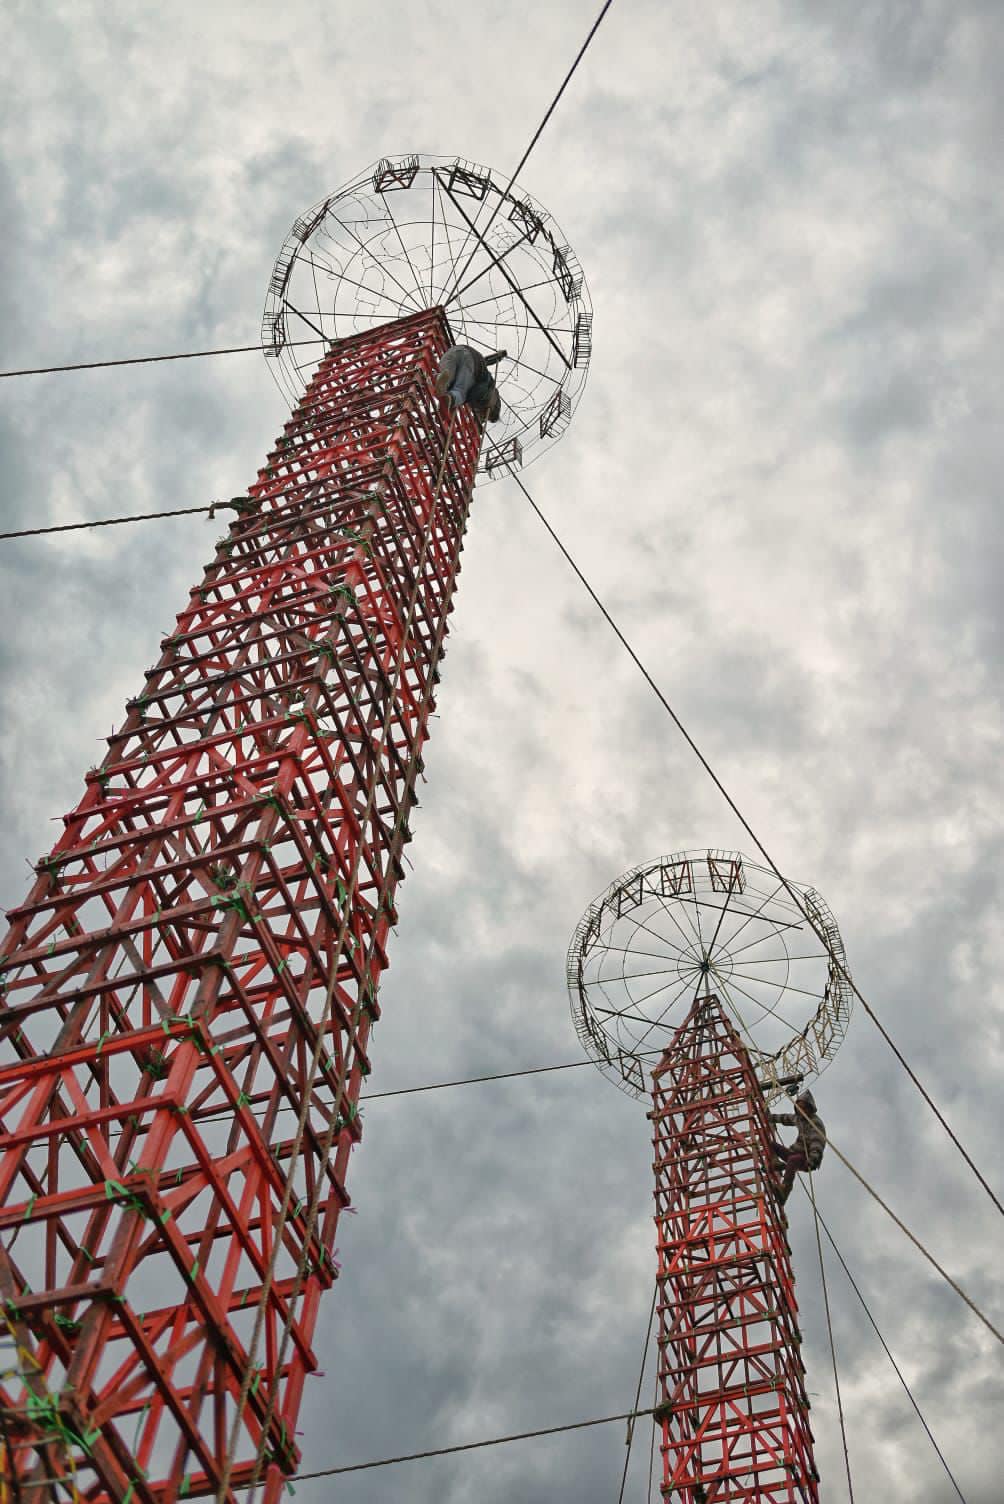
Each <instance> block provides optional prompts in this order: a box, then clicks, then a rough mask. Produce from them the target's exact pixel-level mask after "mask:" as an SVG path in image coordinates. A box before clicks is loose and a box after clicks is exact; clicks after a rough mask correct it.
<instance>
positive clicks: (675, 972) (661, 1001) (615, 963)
mask: <svg viewBox="0 0 1004 1504" xmlns="http://www.w3.org/2000/svg"><path fill="white" fill-rule="evenodd" d="M790 886H791V888H792V890H793V892H794V893H795V894H796V895H797V896H798V900H799V902H798V903H797V904H796V903H795V902H793V900H792V898H791V896H790V895H789V893H788V892H787V891H786V889H785V887H784V884H783V883H782V882H780V881H779V879H778V877H777V876H776V874H775V873H774V872H772V871H770V869H769V868H767V867H760V866H757V865H756V863H754V862H750V861H748V860H747V859H746V858H745V857H744V856H741V855H740V854H739V853H738V852H734V851H714V850H710V851H683V852H677V853H676V855H674V856H667V857H662V858H660V860H659V861H657V862H650V863H648V864H647V865H645V866H642V867H635V868H633V869H632V870H631V871H630V872H626V873H624V875H623V876H622V877H619V878H617V879H616V881H614V882H613V883H611V884H610V887H609V888H608V889H607V890H606V892H605V893H603V894H602V895H601V897H599V898H598V899H596V901H595V903H592V904H590V906H589V908H588V909H587V910H586V912H585V914H584V915H583V916H582V918H581V920H580V921H579V923H578V925H577V926H576V930H575V933H574V935H573V936H572V943H571V945H570V946H569V950H568V967H567V977H568V991H569V997H570V999H571V1004H572V1017H573V1018H574V1020H575V1030H576V1033H577V1034H578V1036H579V1038H580V1039H581V1041H582V1043H583V1045H584V1046H585V1049H586V1052H587V1054H588V1055H589V1056H590V1057H591V1058H592V1059H593V1060H594V1061H595V1062H596V1064H597V1065H598V1066H599V1068H600V1070H601V1071H602V1072H603V1074H604V1075H606V1076H609V1077H610V1078H611V1079H612V1080H614V1081H616V1083H617V1085H618V1086H620V1087H622V1088H623V1090H625V1091H627V1092H629V1093H630V1094H631V1095H632V1096H637V1097H642V1096H647V1094H648V1086H647V1080H646V1078H647V1076H648V1073H649V1071H650V1070H651V1068H652V1067H653V1066H654V1065H655V1064H656V1063H657V1061H658V1060H659V1058H660V1056H661V1054H662V1052H663V1050H664V1049H665V1047H666V1045H667V1044H668V1043H669V1041H670V1038H671V1037H672V1035H673V1033H674V1032H675V1030H676V1029H677V1027H678V1026H679V1025H680V1024H681V1023H682V1022H683V1020H684V1018H685V1017H686V1015H687V1013H688V1012H689V1011H690V1006H691V1004H692V1002H693V1000H694V998H695V996H697V994H698V993H704V992H712V993H714V994H716V995H717V997H718V998H719V1000H720V1002H721V1003H722V1005H723V1006H724V1008H725V1009H726V1011H727V1012H728V1014H729V1015H730V1017H731V1019H732V1022H733V1023H734V1025H735V1027H736V1029H737V1031H738V1033H739V1034H740V1036H741V1038H742V1040H743V1043H744V1044H745V1045H746V1047H747V1049H748V1050H749V1052H750V1055H751V1057H752V1060H753V1064H754V1066H755V1068H756V1070H757V1071H758V1073H759V1075H760V1077H761V1080H762V1081H763V1082H765V1083H767V1086H766V1090H767V1094H768V1096H770V1097H774V1096H777V1094H778V1093H779V1092H780V1091H781V1089H782V1087H781V1085H780V1083H781V1082H782V1081H784V1079H785V1078H786V1077H791V1076H804V1077H810V1076H816V1075H818V1074H819V1073H820V1072H821V1071H822V1070H824V1069H825V1067H826V1066H827V1065H828V1064H829V1062H830V1060H831V1059H832V1057H833V1055H834V1054H835V1053H836V1051H837V1049H838V1047H839V1045H840V1043H841V1041H842V1040H843V1037H844V1034H845V1033H846V1030H847V1023H848V1020H849V1018H850V1012H851V997H852V992H851V987H850V983H849V981H848V979H847V967H846V961H845V957H844V947H843V941H842V940H841V938H840V932H839V930H838V929H837V926H836V924H835V922H834V919H833V915H832V914H831V913H830V911H829V909H828V908H827V907H826V905H825V903H824V902H823V900H822V899H821V898H820V896H819V894H818V893H817V892H816V891H815V889H814V888H807V887H804V886H802V885H801V884H799V883H791V884H790ZM810 919H811V921H812V922H811V923H810V922H809V920H810Z"/></svg>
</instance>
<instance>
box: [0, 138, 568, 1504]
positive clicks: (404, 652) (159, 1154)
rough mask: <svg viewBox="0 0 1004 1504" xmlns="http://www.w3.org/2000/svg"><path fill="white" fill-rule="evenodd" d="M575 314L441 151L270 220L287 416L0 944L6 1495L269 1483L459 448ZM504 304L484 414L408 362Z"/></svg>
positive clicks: (409, 759) (303, 1352)
mask: <svg viewBox="0 0 1004 1504" xmlns="http://www.w3.org/2000/svg"><path fill="white" fill-rule="evenodd" d="M447 310H448V313H449V322H448V317H447ZM591 319H592V315H591V312H590V310H589V305H588V299H587V296H586V294H585V291H584V288H583V282H582V276H581V272H580V271H579V269H578V264H577V262H576V261H575V259H574V257H573V256H572V253H571V252H570V250H569V248H568V246H567V245H566V244H565V243H564V239H563V237H562V236H561V234H560V232H559V231H557V228H556V226H555V225H554V223H553V221H550V219H549V216H547V214H546V213H545V211H544V210H543V209H541V207H540V206H539V205H538V204H535V203H534V201H533V200H532V199H530V198H529V197H528V196H527V195H526V194H525V193H523V192H522V190H520V189H518V188H516V187H515V186H514V185H513V184H512V183H507V184H506V185H504V186H500V185H499V184H498V183H496V182H495V180H494V178H493V175H492V174H491V172H490V171H489V170H488V169H486V168H482V167H479V166H477V164H474V163H470V162H466V161H463V160H462V159H460V158H419V157H417V156H409V157H402V158H397V159H391V158H384V159H382V160H381V161H380V162H379V163H377V164H376V165H375V167H373V168H370V169H367V171H366V172H365V173H363V174H361V175H360V176H359V177H358V178H356V179H354V180H353V181H352V182H351V183H349V184H348V185H346V186H345V187H344V188H343V189H342V190H340V191H339V192H337V193H335V194H333V195H331V196H329V197H328V198H327V199H325V200H324V201H323V202H322V203H321V204H319V205H315V207H314V209H312V210H311V211H310V212H309V213H308V214H307V215H306V216H303V217H302V218H300V219H298V220H297V221H296V222H295V224H294V225H293V228H292V230H291V232H290V234H289V236H288V237H287V239H286V242H285V243H284V245H283V247H282V250H281V252H280V255H279V258H278V260H277V262H276V265H275V269H274V271H273V274H272V278H271V281H270V284H269V298H268V304H267V307H266V316H265V324H264V326H263V345H264V348H265V352H266V355H267V356H269V357H270V358H271V359H272V360H273V368H274V369H275V370H276V372H277V373H278V374H279V375H280V377H281V383H282V384H285V386H286V388H287V390H288V391H289V392H290V393H291V394H292V397H293V400H294V402H295V407H294V410H293V413H292V417H291V418H290V421H289V422H288V423H286V425H285V428H284V432H283V434H282V435H281V437H280V438H279V440H278V442H277V443H276V445H275V447H274V449H273V450H272V452H271V454H270V455H269V457H268V460H267V462H266V464H265V466H264V467H263V468H262V469H261V470H260V471H259V473H258V479H257V480H256V482H255V484H254V485H252V486H251V487H250V488H249V490H248V492H247V494H246V495H245V496H243V497H238V498H235V499H234V501H233V502H231V503H229V505H230V506H231V507H233V508H234V509H235V510H236V512H237V517H236V520H235V521H234V522H233V523H232V525H231V527H230V531H229V533H228V534H227V536H226V537H225V538H224V539H222V540H221V541H220V543H219V544H218V545H217V549H216V557H215V559H214V560H213V562H212V563H211V564H210V565H209V567H208V568H207V569H206V571H205V574H204V576H203V579H202V583H201V584H200V585H198V586H197V587H196V588H195V589H193V590H192V592H191V595H190V598H189V601H188V604H187V606H186V607H185V609H184V611H183V612H182V613H181V614H180V616H179V617H178V619H177V626H176V628H175V630H174V632H173V633H172V634H171V636H170V637H169V638H167V639H166V640H165V641H164V642H163V643H162V644H161V657H160V659H159V661H158V662H157V664H156V666H155V667H154V668H152V669H150V670H149V671H148V673H147V676H146V683H145V686H144V689H143V692H142V694H140V695H139V696H138V697H137V698H136V699H134V700H131V701H130V702H129V705H128V713H127V717H126V720H125V722H124V724H123V726H122V728H121V729H120V730H119V731H117V732H116V733H115V734H113V736H112V737H111V738H110V739H109V751H108V754H107V756H106V757H105V760H104V762H103V763H102V764H101V766H100V767H98V768H92V769H91V771H90V773H89V774H88V776H87V788H86V792H85V794H84V797H83V798H82V799H81V801H80V803H79V805H78V806H77V808H76V809H75V810H74V811H73V812H72V813H71V814H69V815H67V816H66V817H65V820H64V825H65V830H64V833H63V835H62V837H61V838H60V840H59V841H58V842H57V843H56V845H55V847H54V848H53V850H52V851H51V852H49V853H48V855H47V856H45V857H43V858H42V859H41V860H40V861H39V863H38V864H37V869H36V871H37V880H36V881H35V883H34V885H33V887H32V889H31V892H30V893H29V895H28V897H27V899H26V900H25V902H24V903H23V904H21V905H20V906H19V907H18V908H16V909H14V910H12V911H11V913H10V915H9V919H10V925H11V927H10V931H9V934H8V935H7V938H6V940H5V941H4V942H3V949H2V953H0V987H2V1007H0V1208H2V1210H0V1300H2V1302H3V1306H2V1310H3V1313H4V1323H3V1327H2V1329H0V1359H2V1363H0V1423H2V1424H0V1457H2V1458H3V1459H5V1466H6V1467H7V1468H8V1471H13V1472H14V1473H15V1475H16V1479H17V1484H18V1487H17V1504H50V1501H55V1500H64V1499H67V1498H69V1499H74V1500H75V1499H76V1498H78V1497H86V1499H87V1500H88V1504H106V1501H107V1504H113V1501H114V1504H131V1501H133V1500H135V1501H137V1504H171V1501H174V1500H176V1499H179V1498H185V1497H195V1496H197V1495H205V1494H213V1495H214V1496H215V1497H216V1498H217V1499H218V1500H221V1501H222V1500H224V1499H227V1500H230V1499H233V1498H234V1497H235V1493H234V1491H235V1489H239V1488H241V1487H242V1486H244V1485H246V1484H248V1483H250V1482H253V1481H255V1480H256V1479H257V1478H258V1477H259V1476H263V1477H264V1491H265V1492H264V1497H265V1501H266V1504H274V1501H275V1500H276V1499H277V1498H278V1496H279V1493H280V1491H281V1488H282V1482H283V1478H284V1477H285V1476H286V1475H288V1474H289V1473H290V1472H291V1471H292V1470H293V1469H294V1468H295V1465H296V1460H297V1448H296V1446H295V1443H294V1441H293V1436H294V1431H295V1422H296V1418H297V1414H298V1410H299V1405H300V1400H301V1397H302V1391H303V1386H304V1381H305V1379H306V1376H307V1375H308V1374H309V1373H310V1372H311V1370H312V1369H314V1368H315V1367H316V1360H315V1356H314V1353H313V1351H312V1348H311V1341H312V1338H313V1334H314V1330H315V1325H316V1319H317V1310H318V1301H319V1298H320V1295H321V1292H322V1291H323V1290H324V1289H325V1288H326V1287H328V1286H329V1285H330V1284H331V1283H332V1281H333V1280H334V1279H335V1278H336V1276H337V1272H338V1265H337V1262H336V1260H335V1257H334V1254H335V1247H334V1244H335V1236H336V1229H337V1224H338V1219H339V1215H340V1213H341V1211H342V1210H343V1209H344V1208H345V1207H346V1206H347V1205H348V1203H349V1197H348V1193H347V1190H346V1186H345V1180H346V1169H347V1165H348V1160H349V1154H350V1151H351V1150H352V1148H353V1147H354V1145H355V1144H356V1143H357V1142H358V1141H359V1138H360V1132H361V1127H360V1119H359V1110H358V1103H359V1097H360V1086H361V1083H362V1081H363V1080H364V1078H365V1077H366V1076H367V1075H368V1073H369V1070H370V1062H369V1048H370V1038H371V1034H372V1030H373V1025H374V1024H375V1022H376V1020H377V1019H378V1018H379V1016H380V1007H379V1003H378V984H379V980H380V975H381V972H382V971H383V969H384V968H385V967H386V965H387V955H386V943H387V934H388V930H389V929H390V927H391V926H392V925H393V924H394V922H395V908H394V903H395V890H396V887H397V884H398V882H399V881H400V880H401V878H402V877H403V876H404V872H403V867H402V858H403V849H404V846H405V844H406V843H407V842H408V841H409V840H410V838H411V837H410V833H409V827H408V821H409V814H410V811H411V808H412V806H413V805H414V803H415V802H416V796H415V786H416V782H417V780H418V777H419V774H420V773H421V772H422V768H423V761H422V751H423V747H424V744H425V741H426V739H427V736H428V719H429V715H430V713H431V711H432V709H433V707H434V705H435V688H436V685H437V684H438V682H439V665H440V662H441V659H442V657H443V653H444V639H445V637H446V633H447V630H448V624H447V622H448V617H449V614H450V612H451V611H452V610H453V596H454V591H455V588H456V583H457V575H458V573H459V570H460V551H461V546H462V542H463V536H464V530H465V528H466V525H467V518H468V511H469V507H470V503H471V497H472V492H473V486H474V479H475V473H476V471H477V470H478V468H479V462H480V468H481V472H482V474H485V475H487V476H488V477H490V476H491V475H492V473H493V472H494V471H497V470H500V471H502V472H503V473H504V472H505V471H506V470H507V469H509V468H510V467H513V466H518V465H519V464H521V463H523V460H524V455H525V453H526V452H527V451H528V450H529V449H530V448H531V447H533V446H537V447H546V446H547V445H548V444H550V443H553V442H554V441H555V440H556V439H557V438H558V437H560V435H561V433H562V432H563V431H564V429H565V427H566V426H567V423H568V421H569V418H570V416H571V412H572V409H573V407H574V404H575V402H576V401H577V399H578V397H579V395H580V394H581V390H582V386H583V383H584V381H585V375H586V367H587V365H588V360H589V353H590V342H591ZM374 325H377V326H378V327H374ZM503 331H505V334H504V337H505V339H506V340H507V341H508V343H509V344H510V345H511V346H512V347H513V352H514V353H513V355H512V356H511V357H509V358H508V359H507V361H506V363H505V365H504V367H502V368H501V372H500V376H501V384H502V390H503V395H504V400H505V407H504V410H503V421H502V422H501V423H500V424H499V425H498V426H497V428H496V429H495V430H493V432H494V440H489V441H486V442H485V443H484V444H483V443H482V434H481V432H480V430H479V427H478V424H477V422H476V421H475V418H474V417H473V415H472V413H471V411H470V409H468V408H466V407H464V408H461V409H459V410H458V412H457V413H456V414H455V415H453V416H451V414H450V412H449V410H448V408H447V405H446V403H445V402H443V401H442V400H440V399H439V398H437V397H436V395H435V392H434V389H433V378H434V375H435V372H436V369H437V367H438V365H439V362H440V360H441V358H442V356H443V354H444V353H445V352H446V350H447V349H448V348H449V347H450V346H451V345H452V344H453V343H454V332H455V333H456V335H457V338H458V340H459V342H462V343H466V344H469V345H472V346H474V347H475V348H476V349H480V350H482V351H484V352H486V353H487V351H489V350H494V349H495V348H496V345H497V344H498V343H499V335H500V334H501V333H502V332H503ZM514 331H515V332H514ZM311 341H312V343H311ZM319 344H320V345H321V346H322V348H323V350H324V352H325V353H324V354H323V357H322V359H321V361H320V365H319V366H318V365H317V364H316V363H317V358H318V353H317V347H318V345H319ZM305 346H306V348H305ZM315 366H316V369H315ZM8 1360H9V1361H8ZM11 1458H13V1459H14V1460H13V1463H12V1462H11V1461H10V1459H11ZM0 1498H2V1495H0ZM4 1504H6V1501H4Z"/></svg>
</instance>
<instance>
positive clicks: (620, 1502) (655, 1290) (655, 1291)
mask: <svg viewBox="0 0 1004 1504" xmlns="http://www.w3.org/2000/svg"><path fill="white" fill-rule="evenodd" d="M658 1297H659V1281H658V1280H656V1282H655V1284H654V1285H653V1286H652V1305H651V1308H650V1309H649V1313H648V1327H647V1329H646V1331H645V1346H644V1347H643V1349H642V1354H641V1367H640V1368H639V1370H638V1386H637V1388H636V1389H635V1392H634V1414H635V1415H637V1414H641V1413H643V1412H640V1411H639V1410H638V1405H639V1403H640V1401H641V1386H642V1384H643V1383H644V1382H645V1365H646V1363H647V1362H648V1349H649V1345H650V1343H651V1341H652V1326H653V1324H654V1322H655V1303H656V1301H657V1299H658ZM633 1443H634V1419H633V1418H632V1419H631V1420H629V1421H628V1428H627V1442H626V1451H625V1454H624V1471H623V1472H622V1473H621V1486H620V1491H619V1493H618V1495H617V1504H624V1486H625V1484H626V1483H627V1475H628V1467H629V1466H630V1464H631V1447H632V1445H633Z"/></svg>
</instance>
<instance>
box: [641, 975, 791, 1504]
mask: <svg viewBox="0 0 1004 1504" xmlns="http://www.w3.org/2000/svg"><path fill="white" fill-rule="evenodd" d="M652 1103H653V1105H652V1111H651V1113H650V1116H651V1119H652V1125H653V1138H654V1145H655V1164H654V1169H655V1178H656V1184H655V1223H656V1233H657V1242H658V1252H659V1271H658V1313H659V1338H658V1341H659V1348H658V1352H659V1359H658V1386H659V1392H658V1407H657V1411H656V1416H657V1420H658V1421H659V1423H660V1424H661V1428H662V1448H661V1449H662V1457H663V1474H662V1494H663V1497H664V1498H665V1499H666V1500H673V1501H677V1500H679V1501H681V1504H725V1501H726V1500H750V1501H756V1504H795V1501H798V1504H816V1501H818V1497H819V1494H818V1488H817V1480H818V1474H817V1473H816V1469H815V1465H814V1462H813V1455H812V1431H811V1429H810V1426H809V1414H808V1411H809V1402H808V1398H807V1395H806V1392H805V1371H804V1368H803V1364H802V1359H801V1340H802V1339H801V1334H800V1332H799V1328H798V1305H797V1302H796V1300H795V1283H794V1276H793V1274H792V1268H791V1253H790V1249H789V1246H788V1241H787V1237H786V1232H785V1229H786V1226H787V1223H786V1219H785V1216H784V1213H783V1212H782V1210H781V1208H780V1206H779V1204H778V1201H777V1196H776V1193H775V1190H774V1188H773V1186H772V1182H771V1160H772V1156H771V1147H770V1146H771V1141H772V1137H773V1135H772V1131H771V1126H770V1120H769V1117H768V1113H767V1107H766V1103H765V1101H764V1096H763V1092H762V1091H761V1089H760V1087H759V1085H758V1084H757V1077H756V1072H755V1071H754V1069H753V1065H752V1062H751V1060H750V1057H749V1053H748V1051H747V1050H746V1048H745V1046H744V1045H743V1043H742V1041H741V1039H740V1038H739V1035H738V1034H737V1032H736V1030H735V1029H734V1028H733V1026H732V1024H731V1023H730V1021H729V1019H728V1017H727V1016H726V1014H725V1011H724V1009H723V1008H722V1006H721V1004H720V1003H719V1001H718V998H717V997H716V996H714V995H713V994H711V995H708V996H699V997H697V998H695V1000H694V1003H693V1006H692V1008H691V1010H690V1013H689V1014H688V1016H687V1018H686V1019H685V1021H684V1022H683V1023H682V1024H681V1026H680V1028H679V1029H678V1031H677V1033H676V1035H675V1037H674V1038H673V1040H672V1042H671V1043H670V1045H669V1047H668V1048H667V1049H666V1051H665V1053H664V1055H663V1057H662V1060H661V1061H660V1063H659V1064H658V1066H657V1067H656V1069H655V1071H654V1072H653V1090H652Z"/></svg>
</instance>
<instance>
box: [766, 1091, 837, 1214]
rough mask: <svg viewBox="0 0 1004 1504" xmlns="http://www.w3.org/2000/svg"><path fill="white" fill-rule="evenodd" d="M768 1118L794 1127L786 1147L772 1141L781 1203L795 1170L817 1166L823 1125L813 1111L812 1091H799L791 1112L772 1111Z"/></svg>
mask: <svg viewBox="0 0 1004 1504" xmlns="http://www.w3.org/2000/svg"><path fill="white" fill-rule="evenodd" d="M770 1120H771V1122H772V1123H777V1124H779V1125H781V1126H782V1127H784V1128H794V1129H796V1135H795V1142H794V1143H793V1144H791V1145H789V1146H787V1147H786V1146H785V1145H784V1144H781V1143H775V1144H774V1145H773V1149H774V1155H775V1168H776V1169H777V1170H783V1172H784V1173H783V1175H782V1177H781V1183H780V1186H779V1187H778V1193H777V1194H778V1200H779V1201H780V1203H781V1205H782V1206H783V1205H784V1203H785V1202H786V1201H787V1199H788V1197H789V1196H790V1195H791V1190H792V1186H793V1185H794V1184H795V1175H796V1174H797V1173H798V1171H799V1170H818V1169H819V1166H820V1164H821V1162H822V1158H823V1150H824V1149H825V1148H826V1129H825V1127H824V1126H823V1120H822V1118H821V1117H820V1116H819V1114H818V1113H817V1111H816V1099H815V1097H814V1096H813V1095H812V1092H811V1091H803V1092H800V1093H799V1094H798V1096H797V1097H796V1098H795V1111H794V1112H772V1113H771V1115H770Z"/></svg>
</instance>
